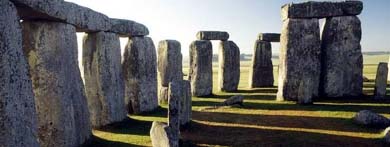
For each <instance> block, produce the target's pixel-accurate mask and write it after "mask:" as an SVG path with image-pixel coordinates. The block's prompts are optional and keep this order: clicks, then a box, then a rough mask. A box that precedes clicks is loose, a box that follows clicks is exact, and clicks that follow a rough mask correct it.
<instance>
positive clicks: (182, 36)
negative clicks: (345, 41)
mask: <svg viewBox="0 0 390 147" xmlns="http://www.w3.org/2000/svg"><path fill="white" fill-rule="evenodd" d="M66 1H70V2H74V3H77V4H79V5H82V6H86V7H89V8H91V9H93V10H95V11H98V12H101V13H103V14H106V15H107V16H109V17H112V18H122V19H129V20H134V21H137V22H140V23H142V24H144V25H146V26H147V27H148V28H149V32H150V34H149V36H150V37H151V38H152V39H153V41H154V43H155V46H156V47H157V46H158V42H159V41H160V40H165V39H174V40H178V41H179V42H180V43H181V47H182V54H183V55H184V56H188V54H189V53H188V52H189V45H190V43H191V42H192V41H194V40H196V33H197V32H198V31H200V30H216V31H227V32H229V34H230V38H229V40H232V41H234V42H235V43H236V44H237V45H238V46H239V47H240V51H241V53H247V54H248V53H249V54H251V53H252V52H253V48H254V43H255V40H256V39H257V36H258V34H259V33H261V32H262V33H280V31H281V27H282V21H281V17H280V8H281V6H282V5H284V4H287V3H291V2H303V0H66ZM363 3H364V9H363V12H362V14H360V15H359V18H360V19H361V22H362V32H363V34H362V41H361V44H362V49H363V51H364V52H367V51H390V37H389V35H390V27H389V25H390V0H363ZM82 35H83V34H78V40H79V47H80V46H81V38H82ZM126 43H127V39H126V38H122V39H121V45H122V47H124V45H125V44H126ZM218 48H219V46H218V42H217V41H214V42H213V52H214V53H217V52H218ZM272 48H273V49H272V51H273V54H278V53H279V44H278V43H273V45H272Z"/></svg>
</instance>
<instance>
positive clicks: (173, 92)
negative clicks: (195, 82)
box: [168, 81, 183, 142]
mask: <svg viewBox="0 0 390 147" xmlns="http://www.w3.org/2000/svg"><path fill="white" fill-rule="evenodd" d="M182 99H183V85H182V84H181V82H180V81H172V82H170V83H169V91H168V126H169V127H170V128H171V129H172V137H173V138H172V139H173V142H179V136H180V109H181V105H180V101H183V100H182Z"/></svg>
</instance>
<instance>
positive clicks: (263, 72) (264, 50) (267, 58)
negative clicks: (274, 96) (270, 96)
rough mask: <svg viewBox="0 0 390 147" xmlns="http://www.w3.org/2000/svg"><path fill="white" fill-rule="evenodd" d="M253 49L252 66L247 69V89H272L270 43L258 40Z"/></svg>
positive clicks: (272, 70) (272, 72) (272, 74)
mask: <svg viewBox="0 0 390 147" xmlns="http://www.w3.org/2000/svg"><path fill="white" fill-rule="evenodd" d="M254 48H255V49H254V52H253V56H252V66H251V68H250V69H249V87H250V88H256V87H272V86H273V85H274V69H273V65H272V48H271V43H270V42H268V41H261V40H258V41H256V43H255V47H254Z"/></svg>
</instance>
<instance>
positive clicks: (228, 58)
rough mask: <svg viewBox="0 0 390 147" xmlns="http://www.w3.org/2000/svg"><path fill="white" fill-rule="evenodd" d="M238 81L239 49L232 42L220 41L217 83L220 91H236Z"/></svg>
mask: <svg viewBox="0 0 390 147" xmlns="http://www.w3.org/2000/svg"><path fill="white" fill-rule="evenodd" d="M239 81H240V49H239V48H238V46H237V45H236V44H235V43H234V42H233V41H221V42H220V47H219V71H218V82H219V85H218V86H219V89H220V90H221V91H237V88H238V83H239Z"/></svg>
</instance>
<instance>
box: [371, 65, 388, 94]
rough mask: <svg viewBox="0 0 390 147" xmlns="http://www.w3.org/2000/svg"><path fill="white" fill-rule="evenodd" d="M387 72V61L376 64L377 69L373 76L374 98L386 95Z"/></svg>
mask: <svg viewBox="0 0 390 147" xmlns="http://www.w3.org/2000/svg"><path fill="white" fill-rule="evenodd" d="M388 72H389V69H388V68H387V63H385V62H380V63H379V65H378V70H377V72H376V78H375V89H374V97H375V98H384V97H385V96H386V86H387V74H388Z"/></svg>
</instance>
